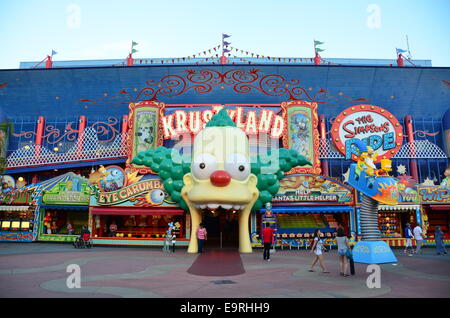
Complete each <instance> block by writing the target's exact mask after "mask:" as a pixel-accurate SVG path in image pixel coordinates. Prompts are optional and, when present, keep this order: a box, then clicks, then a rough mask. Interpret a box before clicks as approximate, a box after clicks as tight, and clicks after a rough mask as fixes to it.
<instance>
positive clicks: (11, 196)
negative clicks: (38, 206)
mask: <svg viewBox="0 0 450 318" xmlns="http://www.w3.org/2000/svg"><path fill="white" fill-rule="evenodd" d="M33 192H34V191H31V190H24V191H13V192H8V193H5V194H0V204H6V205H31V204H32V203H33Z"/></svg>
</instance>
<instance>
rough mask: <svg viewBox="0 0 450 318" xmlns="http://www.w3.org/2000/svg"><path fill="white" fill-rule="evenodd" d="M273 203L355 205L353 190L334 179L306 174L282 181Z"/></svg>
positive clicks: (288, 177) (289, 177) (292, 176)
mask: <svg viewBox="0 0 450 318" xmlns="http://www.w3.org/2000/svg"><path fill="white" fill-rule="evenodd" d="M272 202H273V203H275V204H276V203H286V204H289V203H291V204H296V203H297V204H299V203H301V204H308V203H309V204H313V203H319V204H320V203H321V202H322V203H331V204H353V194H352V190H351V188H349V187H347V186H345V185H344V184H342V183H340V182H339V181H337V180H334V179H332V178H328V177H324V176H319V175H313V174H304V175H291V176H287V177H285V178H283V179H282V180H281V181H280V190H279V191H278V194H276V195H275V196H274V198H273V200H272Z"/></svg>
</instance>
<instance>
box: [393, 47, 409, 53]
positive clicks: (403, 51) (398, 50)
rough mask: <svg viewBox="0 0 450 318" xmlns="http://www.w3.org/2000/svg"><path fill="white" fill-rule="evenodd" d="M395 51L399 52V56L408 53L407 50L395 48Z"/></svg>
mask: <svg viewBox="0 0 450 318" xmlns="http://www.w3.org/2000/svg"><path fill="white" fill-rule="evenodd" d="M395 50H396V51H397V54H399V53H406V52H407V51H406V50H403V49H398V48H395Z"/></svg>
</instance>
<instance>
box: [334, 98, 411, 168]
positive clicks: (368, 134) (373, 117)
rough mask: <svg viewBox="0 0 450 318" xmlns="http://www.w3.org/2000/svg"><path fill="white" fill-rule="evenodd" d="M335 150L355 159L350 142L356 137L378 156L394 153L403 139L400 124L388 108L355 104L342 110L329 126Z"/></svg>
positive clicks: (354, 151) (355, 155)
mask: <svg viewBox="0 0 450 318" xmlns="http://www.w3.org/2000/svg"><path fill="white" fill-rule="evenodd" d="M331 136H332V138H333V143H334V145H335V146H336V148H337V150H338V151H339V152H340V153H342V154H343V155H344V156H345V158H346V159H352V160H355V161H356V160H357V159H358V157H357V152H356V149H355V147H354V146H353V143H354V142H355V140H357V139H359V140H362V141H364V142H365V143H366V144H367V146H370V147H372V149H373V150H374V151H375V152H376V153H377V154H378V157H377V160H376V161H375V162H379V161H380V160H381V159H388V158H390V157H392V156H394V155H395V154H396V153H397V151H398V150H399V149H400V147H401V145H402V142H403V128H402V126H401V125H400V123H399V122H398V120H397V118H395V117H394V115H392V114H391V113H390V112H388V111H387V110H385V109H383V108H381V107H378V106H374V105H356V106H352V107H349V108H347V109H346V110H344V111H343V112H341V113H340V114H339V115H338V116H337V117H336V119H335V120H334V122H333V125H332V126H331Z"/></svg>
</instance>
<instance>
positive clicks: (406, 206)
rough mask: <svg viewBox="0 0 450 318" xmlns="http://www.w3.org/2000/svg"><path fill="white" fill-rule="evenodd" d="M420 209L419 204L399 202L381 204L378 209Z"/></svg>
mask: <svg viewBox="0 0 450 318" xmlns="http://www.w3.org/2000/svg"><path fill="white" fill-rule="evenodd" d="M417 209H420V205H418V204H398V205H384V204H380V205H379V206H378V211H411V210H413V211H415V210H417Z"/></svg>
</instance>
